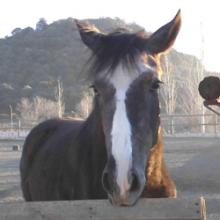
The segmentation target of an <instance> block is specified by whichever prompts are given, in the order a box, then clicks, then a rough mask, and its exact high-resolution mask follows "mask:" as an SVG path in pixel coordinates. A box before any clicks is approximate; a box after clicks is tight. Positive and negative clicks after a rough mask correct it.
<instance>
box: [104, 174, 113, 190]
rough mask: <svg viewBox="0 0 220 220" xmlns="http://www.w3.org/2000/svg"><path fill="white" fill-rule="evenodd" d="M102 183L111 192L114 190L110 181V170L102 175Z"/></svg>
mask: <svg viewBox="0 0 220 220" xmlns="http://www.w3.org/2000/svg"><path fill="white" fill-rule="evenodd" d="M102 184H103V187H104V189H105V190H106V191H107V192H108V193H111V192H112V190H111V186H110V183H109V175H108V172H104V173H103V175H102Z"/></svg>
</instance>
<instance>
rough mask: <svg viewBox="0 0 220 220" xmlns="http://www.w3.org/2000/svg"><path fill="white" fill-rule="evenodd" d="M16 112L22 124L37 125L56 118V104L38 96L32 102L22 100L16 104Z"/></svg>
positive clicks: (25, 99)
mask: <svg viewBox="0 0 220 220" xmlns="http://www.w3.org/2000/svg"><path fill="white" fill-rule="evenodd" d="M17 111H18V112H19V113H20V117H21V119H22V120H23V122H26V123H39V122H41V121H44V120H46V119H49V118H56V117H58V112H57V102H55V101H52V100H49V99H46V98H42V97H39V96H37V97H35V98H33V99H32V100H31V99H28V98H22V99H21V100H20V102H19V103H18V104H17Z"/></svg>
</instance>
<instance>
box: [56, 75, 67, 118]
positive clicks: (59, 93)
mask: <svg viewBox="0 0 220 220" xmlns="http://www.w3.org/2000/svg"><path fill="white" fill-rule="evenodd" d="M55 97H56V102H57V111H58V112H57V114H58V117H59V118H62V117H63V113H64V111H65V103H64V97H63V83H62V82H61V80H60V78H58V79H57V88H56V89H55Z"/></svg>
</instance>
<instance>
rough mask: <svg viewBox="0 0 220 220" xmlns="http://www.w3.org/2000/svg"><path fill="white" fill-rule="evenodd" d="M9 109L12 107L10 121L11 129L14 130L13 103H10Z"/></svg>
mask: <svg viewBox="0 0 220 220" xmlns="http://www.w3.org/2000/svg"><path fill="white" fill-rule="evenodd" d="M9 109H10V121H11V130H12V129H13V109H12V106H11V105H9Z"/></svg>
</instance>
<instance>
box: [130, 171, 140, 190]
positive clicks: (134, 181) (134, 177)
mask: <svg viewBox="0 0 220 220" xmlns="http://www.w3.org/2000/svg"><path fill="white" fill-rule="evenodd" d="M138 188H139V181H138V176H137V175H136V174H135V173H132V179H131V188H130V191H131V192H133V191H136V190H138Z"/></svg>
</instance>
